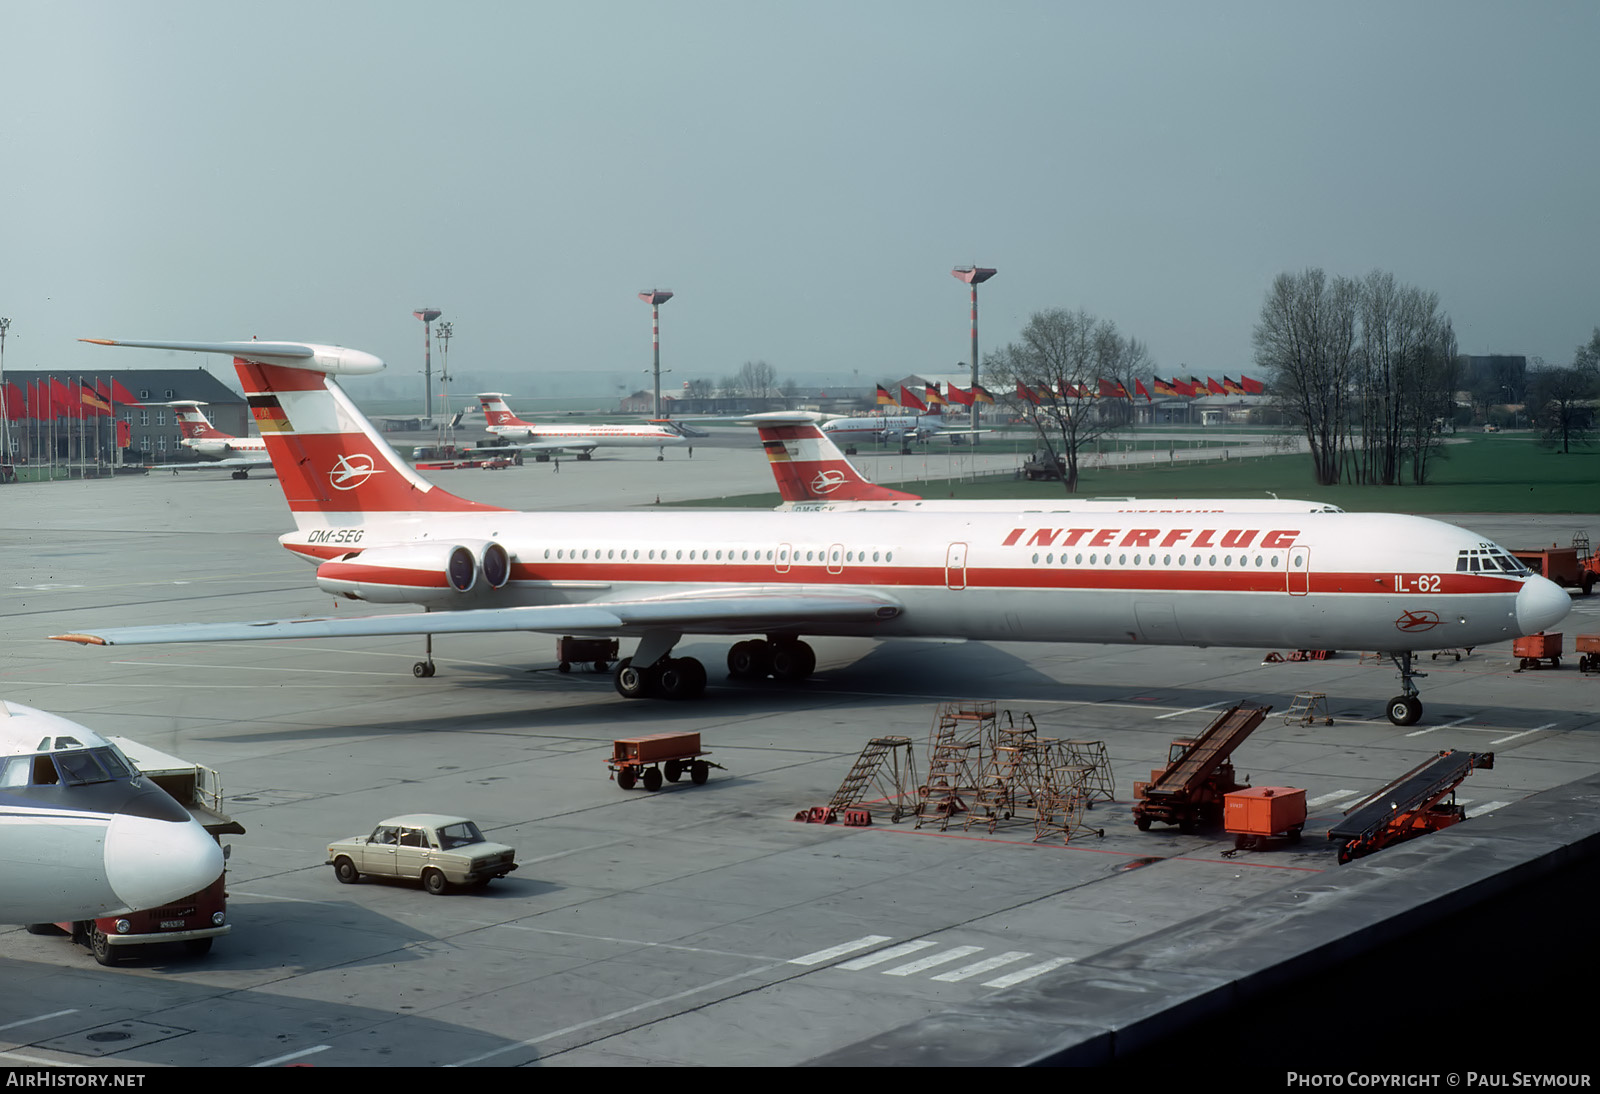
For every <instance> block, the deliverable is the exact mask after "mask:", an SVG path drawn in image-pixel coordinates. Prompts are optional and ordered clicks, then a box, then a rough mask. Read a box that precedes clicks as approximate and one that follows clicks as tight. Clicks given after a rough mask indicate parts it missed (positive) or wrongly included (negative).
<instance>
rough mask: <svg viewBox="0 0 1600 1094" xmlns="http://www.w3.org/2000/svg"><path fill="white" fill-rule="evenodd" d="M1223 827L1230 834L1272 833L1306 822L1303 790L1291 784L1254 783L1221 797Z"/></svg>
mask: <svg viewBox="0 0 1600 1094" xmlns="http://www.w3.org/2000/svg"><path fill="white" fill-rule="evenodd" d="M1222 803H1223V805H1222V826H1223V829H1224V830H1225V831H1227V832H1229V833H1231V834H1233V835H1239V836H1271V835H1274V834H1276V833H1279V832H1287V831H1288V830H1289V829H1291V828H1294V827H1295V826H1297V825H1304V824H1305V822H1306V792H1305V791H1304V790H1300V789H1297V788H1295V787H1292V786H1255V787H1251V788H1250V789H1248V790H1235V791H1234V792H1233V793H1231V794H1226V795H1224V796H1223V799H1222Z"/></svg>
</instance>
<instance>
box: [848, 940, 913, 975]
mask: <svg viewBox="0 0 1600 1094" xmlns="http://www.w3.org/2000/svg"><path fill="white" fill-rule="evenodd" d="M935 945H938V943H936V942H927V941H922V942H902V943H900V945H898V946H890V947H889V948H888V949H887V950H879V951H878V952H877V953H869V954H867V956H865V957H858V958H856V959H855V960H854V961H846V962H845V963H844V964H842V965H839V966H837V967H838V968H841V969H849V970H850V971H851V972H859V971H860V970H862V969H870V968H872V966H874V965H881V964H883V963H884V962H885V961H893V960H894V959H895V958H897V957H904V956H906V955H907V954H911V953H916V952H917V951H918V950H925V949H927V948H928V947H929V946H935Z"/></svg>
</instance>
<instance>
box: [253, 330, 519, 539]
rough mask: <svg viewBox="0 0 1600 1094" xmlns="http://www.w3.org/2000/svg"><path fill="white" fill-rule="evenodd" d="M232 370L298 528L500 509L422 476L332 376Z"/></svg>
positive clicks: (259, 367) (273, 367) (257, 367)
mask: <svg viewBox="0 0 1600 1094" xmlns="http://www.w3.org/2000/svg"><path fill="white" fill-rule="evenodd" d="M233 364H234V367H235V368H236V369H237V370H238V373H239V382H240V383H241V384H243V385H244V391H245V397H246V398H247V399H248V400H249V402H250V413H251V414H252V415H253V416H254V417H255V420H256V427H257V428H258V429H259V430H260V431H261V436H262V438H263V439H264V440H265V441H266V442H267V455H268V456H269V457H271V459H272V467H273V470H275V471H276V472H277V473H278V481H279V483H281V484H282V486H283V493H284V497H285V498H286V499H287V500H288V502H289V509H290V511H291V512H293V513H294V518H295V524H296V525H297V526H298V527H300V528H302V529H304V528H318V527H324V526H326V525H329V524H340V525H350V524H361V523H364V522H365V520H366V519H367V518H369V517H374V516H382V517H385V518H387V517H391V516H394V515H395V514H402V513H462V512H484V511H493V510H495V509H496V508H498V507H497V506H492V505H482V504H479V503H478V502H475V501H468V500H467V499H465V498H459V497H456V496H455V495H454V494H451V493H449V492H448V491H446V490H441V489H440V488H439V487H437V486H435V485H433V484H432V483H431V482H429V481H428V480H427V479H424V478H423V477H422V476H421V475H419V474H417V472H416V471H415V470H414V469H413V468H412V467H411V466H410V465H409V464H407V463H406V462H405V461H404V460H403V459H401V458H400V456H399V455H398V454H397V453H396V452H395V450H394V449H393V448H391V447H390V446H389V443H388V442H387V441H385V440H384V439H383V438H382V437H381V436H379V435H378V433H377V431H376V430H374V429H373V428H372V424H371V423H370V422H368V421H367V419H366V418H365V417H364V416H363V415H362V414H361V412H360V411H359V410H357V409H356V406H355V404H354V403H352V402H351V401H350V397H349V396H348V395H346V394H345V393H344V390H343V389H342V388H340V387H339V385H338V384H337V383H335V382H334V381H333V379H332V378H331V377H328V376H325V375H324V374H323V373H321V372H319V371H315V370H313V369H309V368H304V367H286V366H284V365H277V364H262V363H259V362H255V361H250V360H247V359H245V358H243V357H235V358H234V360H233Z"/></svg>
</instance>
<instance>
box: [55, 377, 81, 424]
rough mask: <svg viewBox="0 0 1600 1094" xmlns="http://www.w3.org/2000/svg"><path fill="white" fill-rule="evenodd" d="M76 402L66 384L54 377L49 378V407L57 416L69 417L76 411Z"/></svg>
mask: <svg viewBox="0 0 1600 1094" xmlns="http://www.w3.org/2000/svg"><path fill="white" fill-rule="evenodd" d="M76 402H77V401H76V400H75V399H73V397H72V390H71V389H70V388H68V387H67V385H66V384H63V383H62V382H61V381H60V380H57V379H56V378H55V377H54V376H52V377H50V406H51V408H52V409H53V410H55V412H56V413H57V414H67V415H71V414H72V413H73V411H74V410H75V409H76Z"/></svg>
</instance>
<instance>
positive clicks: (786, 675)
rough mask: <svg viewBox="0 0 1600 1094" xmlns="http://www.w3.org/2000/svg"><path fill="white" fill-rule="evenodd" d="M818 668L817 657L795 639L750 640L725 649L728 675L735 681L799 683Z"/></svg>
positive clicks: (808, 647)
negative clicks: (768, 678)
mask: <svg viewBox="0 0 1600 1094" xmlns="http://www.w3.org/2000/svg"><path fill="white" fill-rule="evenodd" d="M816 669H817V655H816V653H815V652H813V651H812V649H811V647H810V646H808V645H806V644H805V643H804V642H802V641H800V639H798V638H768V639H766V640H765V641H763V640H762V639H759V638H752V639H750V640H748V641H745V642H735V643H734V644H733V648H732V649H730V650H728V676H729V677H731V678H732V679H734V680H763V679H765V678H766V677H768V676H775V677H777V678H778V679H779V680H788V681H799V680H804V679H805V678H806V677H808V676H810V675H811V674H812V673H813V672H815V671H816Z"/></svg>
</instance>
